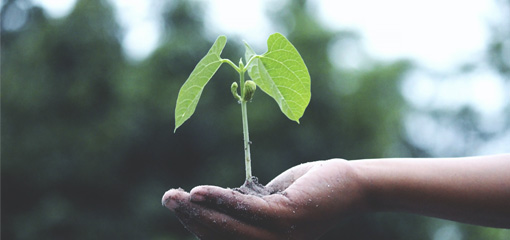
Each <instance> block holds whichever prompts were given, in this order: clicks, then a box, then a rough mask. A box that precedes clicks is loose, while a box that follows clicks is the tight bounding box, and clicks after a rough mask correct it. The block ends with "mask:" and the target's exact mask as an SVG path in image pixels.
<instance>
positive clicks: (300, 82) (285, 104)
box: [245, 33, 311, 123]
mask: <svg viewBox="0 0 510 240" xmlns="http://www.w3.org/2000/svg"><path fill="white" fill-rule="evenodd" d="M245 46H246V54H245V57H246V61H248V60H249V59H250V58H251V57H254V56H255V57H256V59H253V61H252V62H251V63H250V66H248V74H249V75H250V77H251V79H252V80H253V81H254V82H255V83H256V84H257V85H258V86H259V87H260V89H262V90H263V91H264V92H265V93H267V94H268V95H269V96H271V97H272V98H274V100H275V101H276V103H278V105H279V106H280V109H281V110H282V112H283V113H284V114H285V116H287V117H288V118H289V119H291V120H294V121H296V122H298V123H299V119H300V118H301V117H302V116H303V114H304V112H305V109H306V107H307V106H308V104H309V103H310V97H311V91H310V74H309V73H308V69H307V68H306V65H305V62H304V61H303V59H302V58H301V55H299V53H298V51H297V50H296V48H295V47H294V46H293V45H292V43H290V42H289V40H287V38H285V37H284V36H283V35H282V34H280V33H275V34H272V35H271V36H269V39H268V40H267V46H268V49H267V52H266V53H264V54H263V55H261V56H257V55H255V52H254V51H253V50H252V49H251V47H250V46H249V45H248V44H246V43H245Z"/></svg>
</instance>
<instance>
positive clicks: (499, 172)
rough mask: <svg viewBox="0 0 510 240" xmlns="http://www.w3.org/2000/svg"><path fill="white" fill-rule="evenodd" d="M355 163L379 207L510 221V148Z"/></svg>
mask: <svg viewBox="0 0 510 240" xmlns="http://www.w3.org/2000/svg"><path fill="white" fill-rule="evenodd" d="M351 164H352V166H353V168H354V169H355V171H356V173H357V176H358V177H359V181H360V182H361V185H362V186H363V188H364V189H365V192H366V197H367V202H368V203H369V207H370V208H371V209H372V210H374V211H402V212H409V213H416V214H421V215H426V216H432V217H439V218H444V219H450V220H454V221H460V222H465V223H471V224H477V225H485V226H492V227H506V228H509V227H510V154H506V155H495V156H483V157H467V158H430V159H374V160H358V161H351Z"/></svg>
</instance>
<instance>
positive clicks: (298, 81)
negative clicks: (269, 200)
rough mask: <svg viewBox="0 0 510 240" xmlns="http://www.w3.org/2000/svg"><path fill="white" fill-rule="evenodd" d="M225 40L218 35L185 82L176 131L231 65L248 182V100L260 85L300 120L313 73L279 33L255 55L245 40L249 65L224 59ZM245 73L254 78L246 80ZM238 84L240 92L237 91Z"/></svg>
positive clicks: (249, 165) (177, 111)
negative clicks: (208, 87)
mask: <svg viewBox="0 0 510 240" xmlns="http://www.w3.org/2000/svg"><path fill="white" fill-rule="evenodd" d="M226 43H227V38H226V37H225V36H219V37H218V38H217V39H216V41H215V42H214V44H213V46H212V47H211V49H210V50H209V52H208V53H207V54H206V55H205V57H204V58H202V60H200V62H198V64H197V65H196V66H195V69H193V71H192V72H191V75H190V76H189V77H188V80H186V82H185V83H184V85H182V87H181V90H180V91H179V95H178V97H177V104H176V107H175V129H174V132H175V131H176V130H177V128H179V127H180V126H181V125H182V124H183V123H184V122H185V121H186V120H188V119H189V118H190V117H191V115H192V114H193V113H194V112H195V108H196V106H197V103H198V100H199V99H200V95H201V94H202V90H203V89H204V87H205V85H206V84H207V82H208V81H209V80H210V79H211V78H212V77H213V75H214V74H215V73H216V71H217V70H218V69H219V68H220V66H221V65H222V64H223V63H227V64H228V65H230V66H232V68H234V69H235V70H236V71H237V72H238V74H239V84H238V83H237V82H233V83H232V85H231V91H232V95H233V96H234V98H235V100H237V101H238V103H239V104H240V105H241V113H242V121H243V135H244V152H245V167H246V182H245V185H246V183H250V182H251V181H252V173H251V156H250V137H249V132H248V113H247V106H246V105H247V103H248V102H250V100H251V99H252V96H253V94H254V93H255V90H256V88H257V86H258V87H259V88H260V89H262V91H264V92H265V93H267V94H268V95H269V96H271V97H272V98H273V99H274V100H275V101H276V103H277V104H278V106H280V109H281V111H282V112H283V114H285V116H287V117H288V118H289V119H290V120H293V121H296V122H298V123H299V119H300V118H301V117H302V116H303V114H304V112H305V109H306V107H307V106H308V103H309V102H310V97H311V92H310V74H309V73H308V69H307V68H306V65H305V63H304V61H303V59H302V58H301V56H300V55H299V53H298V51H297V50H296V48H295V47H294V46H293V45H292V44H291V43H290V42H289V40H287V39H286V38H285V37H284V36H283V35H281V34H280V33H275V34H272V35H271V36H269V39H268V40H267V46H268V49H267V52H266V53H264V54H262V55H258V54H256V53H255V52H254V51H253V50H252V48H251V47H250V46H249V45H248V44H247V43H246V42H245V47H246V53H245V61H246V65H245V64H244V63H243V59H242V58H241V59H240V60H239V65H235V64H234V63H233V62H232V61H230V60H229V59H223V58H221V56H220V54H221V52H222V51H223V48H224V47H225V44H226ZM246 72H248V75H249V76H250V77H251V79H252V80H245V73H246ZM238 87H239V89H240V94H238V91H237V89H238Z"/></svg>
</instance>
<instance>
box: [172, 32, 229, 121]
mask: <svg viewBox="0 0 510 240" xmlns="http://www.w3.org/2000/svg"><path fill="white" fill-rule="evenodd" d="M226 43H227V37H225V36H219V37H218V38H217V39H216V41H215V42H214V44H213V46H212V47H211V49H210V50H209V52H208V53H207V55H205V57H204V58H202V60H200V62H198V64H197V66H196V67H195V69H193V72H191V75H190V76H189V78H188V80H186V82H185V83H184V85H182V87H181V90H180V91H179V95H178V97H177V104H176V107H175V129H174V131H176V130H177V128H178V127H179V126H181V125H182V124H183V123H184V122H185V121H186V120H188V118H190V117H191V115H193V113H194V112H195V108H196V107H197V104H198V100H200V95H202V91H203V90H204V87H205V85H206V84H207V82H209V80H210V79H211V78H212V77H213V75H214V74H215V73H216V71H217V70H218V68H220V66H221V64H222V61H221V57H220V54H221V52H222V51H223V48H224V47H225V44H226Z"/></svg>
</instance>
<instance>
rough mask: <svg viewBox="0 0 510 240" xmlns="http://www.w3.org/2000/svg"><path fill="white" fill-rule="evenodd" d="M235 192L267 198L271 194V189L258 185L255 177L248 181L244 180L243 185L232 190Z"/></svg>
mask: <svg viewBox="0 0 510 240" xmlns="http://www.w3.org/2000/svg"><path fill="white" fill-rule="evenodd" d="M234 190H235V191H238V192H240V193H243V194H248V195H255V196H259V197H262V196H267V195H270V194H272V193H273V192H272V191H271V189H269V188H267V187H266V186H264V185H262V184H260V183H259V179H258V178H257V177H255V176H252V177H251V178H250V179H249V180H246V181H245V182H244V184H243V185H242V186H240V187H238V188H234Z"/></svg>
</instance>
